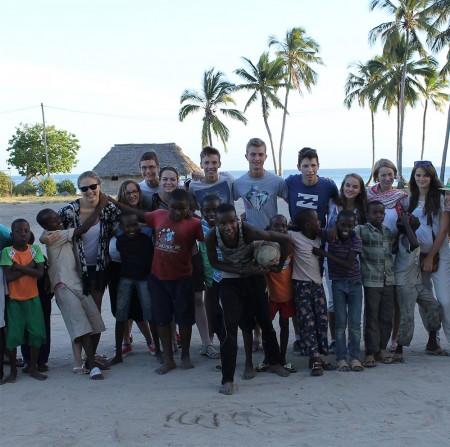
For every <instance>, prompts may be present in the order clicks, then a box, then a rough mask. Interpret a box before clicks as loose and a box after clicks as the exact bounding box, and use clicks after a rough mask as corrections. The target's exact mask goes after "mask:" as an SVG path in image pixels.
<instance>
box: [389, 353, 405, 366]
mask: <svg viewBox="0 0 450 447" xmlns="http://www.w3.org/2000/svg"><path fill="white" fill-rule="evenodd" d="M392 363H405V358H404V357H403V354H400V353H399V352H396V353H395V354H394V356H393V357H392Z"/></svg>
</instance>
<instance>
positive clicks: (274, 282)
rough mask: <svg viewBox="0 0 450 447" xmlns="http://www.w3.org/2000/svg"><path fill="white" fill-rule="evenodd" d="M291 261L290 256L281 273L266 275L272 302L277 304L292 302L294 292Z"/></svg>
mask: <svg viewBox="0 0 450 447" xmlns="http://www.w3.org/2000/svg"><path fill="white" fill-rule="evenodd" d="M291 261H292V259H291V256H288V257H287V258H286V262H285V263H284V266H283V270H281V272H279V273H274V272H269V273H266V274H265V277H266V282H267V288H268V289H269V299H270V301H273V302H275V303H286V302H287V301H291V300H292V298H293V295H294V292H293V288H292V262H291Z"/></svg>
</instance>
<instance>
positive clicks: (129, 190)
mask: <svg viewBox="0 0 450 447" xmlns="http://www.w3.org/2000/svg"><path fill="white" fill-rule="evenodd" d="M143 198H144V195H143V193H142V190H141V187H140V186H139V183H137V182H135V181H134V180H125V181H124V182H123V183H122V184H121V185H120V187H119V192H118V194H117V201H118V202H119V203H123V204H125V205H128V206H130V207H131V208H135V209H137V210H143V209H144V207H143V205H142V201H143ZM141 231H142V233H145V234H148V236H149V237H151V228H150V227H148V226H147V225H144V226H142V227H141ZM120 232H121V231H120V228H119V227H117V229H116V235H118V234H119V233H120ZM109 255H110V258H111V262H110V263H109V266H108V270H109V275H108V276H109V283H108V288H109V298H110V300H111V312H112V314H113V315H114V317H115V316H116V304H117V287H118V285H119V280H120V266H121V265H120V253H119V252H118V251H117V249H116V238H115V237H113V238H112V239H111V241H110V243H109ZM150 267H151V266H150V265H149V271H150ZM129 317H130V319H129V321H128V330H127V331H126V332H125V333H124V335H123V346H122V356H125V355H126V354H128V353H129V352H131V351H132V350H133V348H132V346H131V343H132V340H133V338H132V336H131V328H132V325H133V321H135V322H136V324H137V326H138V327H139V330H140V331H141V333H142V335H143V336H144V337H145V340H146V342H147V346H148V349H149V351H150V354H151V355H156V356H157V357H159V356H160V354H161V351H160V347H159V337H158V331H157V328H156V325H154V324H153V323H150V324H149V322H148V321H145V320H144V317H143V314H142V308H141V304H140V302H139V297H138V294H137V290H136V288H135V289H134V290H133V295H132V297H131V305H130V314H129ZM152 335H153V340H155V343H153V340H152Z"/></svg>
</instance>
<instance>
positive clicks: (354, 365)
mask: <svg viewBox="0 0 450 447" xmlns="http://www.w3.org/2000/svg"><path fill="white" fill-rule="evenodd" d="M350 369H351V370H352V371H354V372H361V371H364V368H363V366H362V365H361V362H360V361H359V360H357V359H353V360H352V361H351V362H350Z"/></svg>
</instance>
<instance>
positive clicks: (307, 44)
mask: <svg viewBox="0 0 450 447" xmlns="http://www.w3.org/2000/svg"><path fill="white" fill-rule="evenodd" d="M271 46H275V47H276V55H277V56H278V57H279V58H280V59H282V60H283V62H284V71H285V76H286V94H285V96H284V110H283V124H282V127H281V137H280V148H279V152H278V172H279V174H280V175H283V165H282V155H283V142H284V131H285V127H286V116H287V113H288V109H287V106H288V97H289V91H290V90H291V89H296V90H298V92H299V93H300V95H301V94H302V88H301V87H302V85H304V86H305V88H306V90H307V91H308V92H311V87H312V86H313V85H315V84H316V82H317V73H316V72H315V71H314V70H313V69H312V68H311V64H319V65H323V61H322V58H321V57H319V56H318V55H317V53H318V52H319V44H318V43H317V42H316V41H315V40H314V39H312V38H311V37H308V36H307V35H306V31H305V30H304V28H300V27H298V28H292V29H290V30H288V31H287V32H286V36H285V38H284V40H283V41H279V40H278V39H277V38H276V37H275V36H270V37H269V47H271Z"/></svg>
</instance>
